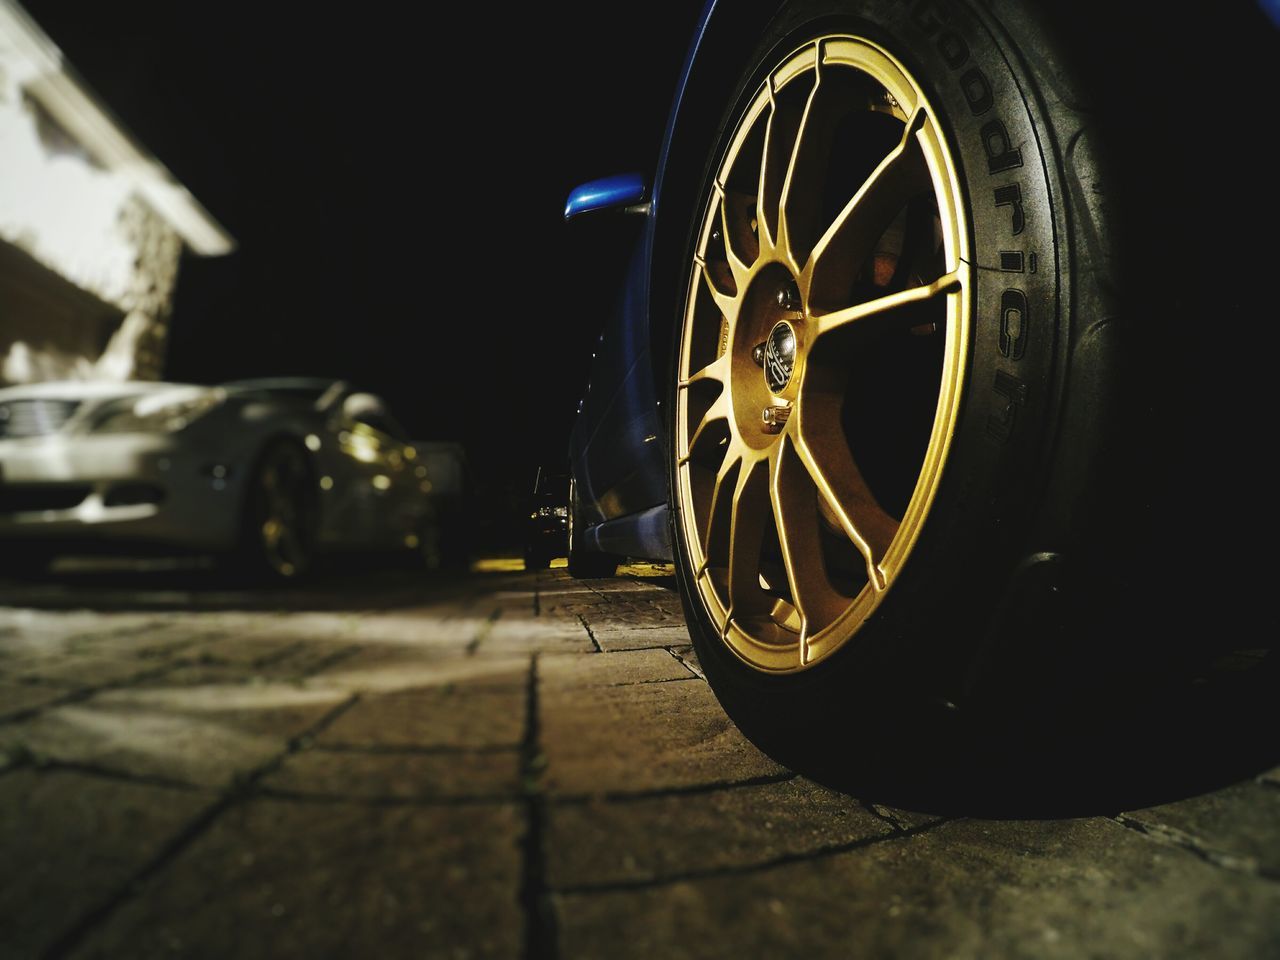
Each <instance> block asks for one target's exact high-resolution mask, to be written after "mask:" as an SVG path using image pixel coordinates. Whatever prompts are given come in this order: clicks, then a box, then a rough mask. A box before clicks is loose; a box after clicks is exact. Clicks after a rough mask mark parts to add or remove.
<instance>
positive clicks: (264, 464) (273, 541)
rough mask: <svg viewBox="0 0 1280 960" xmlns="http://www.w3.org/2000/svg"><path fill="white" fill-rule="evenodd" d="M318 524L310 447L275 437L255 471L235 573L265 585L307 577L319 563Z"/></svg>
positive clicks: (234, 559)
mask: <svg viewBox="0 0 1280 960" xmlns="http://www.w3.org/2000/svg"><path fill="white" fill-rule="evenodd" d="M318 527H319V496H318V494H317V487H316V478H315V473H314V471H313V469H312V466H311V461H310V458H309V457H308V455H307V451H306V449H305V448H304V447H303V446H302V445H301V444H299V443H298V442H296V441H294V440H292V439H289V438H287V437H281V438H277V439H274V440H271V441H270V442H268V443H267V445H266V446H265V447H264V448H263V449H262V451H261V453H259V455H258V457H257V459H256V460H255V461H254V464H253V467H252V469H251V470H250V472H249V482H248V485H247V487H246V488H245V492H244V503H243V507H242V509H241V522H240V540H239V543H238V545H237V547H236V550H235V551H234V553H233V555H232V557H231V558H230V562H231V564H232V569H231V571H230V572H231V573H232V574H233V575H234V576H238V577H242V578H245V579H248V580H250V581H256V582H265V583H288V582H292V581H297V580H300V579H303V578H305V577H306V576H307V575H308V574H309V573H310V572H311V571H312V569H313V567H314V565H315V551H316V534H317V530H318Z"/></svg>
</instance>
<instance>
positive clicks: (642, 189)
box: [564, 173, 649, 220]
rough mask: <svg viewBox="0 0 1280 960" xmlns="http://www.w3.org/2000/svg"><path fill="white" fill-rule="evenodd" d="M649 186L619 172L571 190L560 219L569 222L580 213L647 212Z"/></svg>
mask: <svg viewBox="0 0 1280 960" xmlns="http://www.w3.org/2000/svg"><path fill="white" fill-rule="evenodd" d="M648 198H649V185H648V184H647V183H646V182H645V179H644V177H643V175H641V174H639V173H619V174H616V175H614V176H612V177H602V178H601V179H599V180H591V181H589V182H587V183H584V184H582V185H581V186H577V187H574V188H573V190H572V191H570V193H569V199H568V200H566V201H565V204H564V218H565V219H566V220H572V219H573V218H574V217H577V216H581V215H582V214H584V213H595V212H597V211H600V210H621V211H622V212H623V213H638V214H647V213H648V212H649V203H648Z"/></svg>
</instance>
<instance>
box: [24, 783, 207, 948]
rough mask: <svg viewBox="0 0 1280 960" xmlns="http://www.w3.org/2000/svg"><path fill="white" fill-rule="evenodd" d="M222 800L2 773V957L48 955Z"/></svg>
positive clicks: (135, 786) (179, 792)
mask: <svg viewBox="0 0 1280 960" xmlns="http://www.w3.org/2000/svg"><path fill="white" fill-rule="evenodd" d="M212 802H213V796H212V795H211V794H207V793H203V792H198V791H187V790H174V789H169V788H165V787H156V786H150V785H144V784H139V783H128V782H125V781H120V780H109V779H105V778H102V777H95V776H87V775H84V774H81V773H75V772H71V771H66V770H42V771H37V770H15V771H13V772H12V773H9V774H7V775H6V776H4V777H0V863H3V864H4V865H5V866H4V873H5V880H4V882H3V883H0V956H3V957H14V958H17V957H35V956H40V955H42V954H43V952H44V951H45V950H46V949H47V948H48V947H49V946H51V945H52V943H53V942H54V940H56V939H57V938H58V936H60V935H61V934H63V933H64V932H65V931H67V930H68V929H69V928H70V927H71V926H72V925H73V924H74V923H75V922H76V921H78V920H79V919H80V918H81V917H83V916H84V915H85V914H87V913H88V912H89V911H90V910H92V909H94V908H95V907H97V906H99V905H100V904H102V903H104V902H105V901H107V900H108V899H109V898H110V897H111V896H112V895H113V894H114V893H115V892H116V891H117V890H119V889H121V888H122V887H123V886H124V884H125V883H126V882H127V881H128V880H129V878H130V877H131V876H133V875H134V874H135V873H136V872H137V871H138V870H140V869H141V868H142V867H143V866H144V865H145V864H146V863H148V862H149V861H151V860H152V859H153V858H154V857H156V856H157V855H159V853H160V851H161V849H162V848H163V846H164V844H165V843H166V842H167V841H168V840H169V839H170V838H172V837H174V836H176V835H177V834H178V833H179V832H180V831H181V830H182V829H183V828H184V827H185V826H186V825H187V824H188V823H189V822H190V821H192V820H193V819H195V817H196V816H197V815H198V814H199V813H200V812H201V811H202V810H203V809H205V808H206V807H207V806H208V805H209V804H210V803H212Z"/></svg>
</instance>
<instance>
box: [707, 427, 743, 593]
mask: <svg viewBox="0 0 1280 960" xmlns="http://www.w3.org/2000/svg"><path fill="white" fill-rule="evenodd" d="M741 465H742V457H741V455H739V454H738V452H737V451H736V450H734V449H732V448H731V449H729V450H727V451H726V452H725V457H724V461H723V462H722V463H721V464H720V469H719V470H717V471H716V480H715V484H714V485H713V486H712V488H711V503H710V506H709V509H708V510H707V519H706V523H705V524H704V525H703V527H702V529H701V530H700V531H698V532H699V535H700V537H701V539H702V558H703V559H702V566H701V567H700V568H699V570H698V571H697V573H698V576H701V575H702V574H703V573H705V572H706V569H707V567H708V566H710V565H711V563H712V561H713V559H714V560H715V561H717V565H718V566H724V565H726V564H727V563H728V562H729V557H728V546H727V544H723V543H716V542H715V537H716V534H717V533H720V532H721V531H720V530H719V529H718V528H719V527H720V526H722V525H723V520H724V519H725V518H728V517H731V516H732V499H733V493H734V489H735V487H736V481H734V480H732V479H731V478H732V477H733V475H734V470H735V469H737V468H739V467H740V466H741ZM727 539H728V538H727V537H723V538H722V540H727ZM721 546H723V549H717V548H718V547H721Z"/></svg>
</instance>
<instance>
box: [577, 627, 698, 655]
mask: <svg viewBox="0 0 1280 960" xmlns="http://www.w3.org/2000/svg"><path fill="white" fill-rule="evenodd" d="M591 632H592V634H593V635H594V636H595V638H596V642H597V643H598V644H600V647H601V649H603V650H605V651H606V652H613V651H618V650H645V649H651V648H654V647H674V646H688V645H689V630H688V628H687V627H686V626H685V625H684V623H683V622H681V623H679V624H678V625H673V626H661V627H637V626H632V625H630V624H629V623H626V622H621V623H613V622H610V623H605V624H599V623H593V624H592V625H591Z"/></svg>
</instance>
